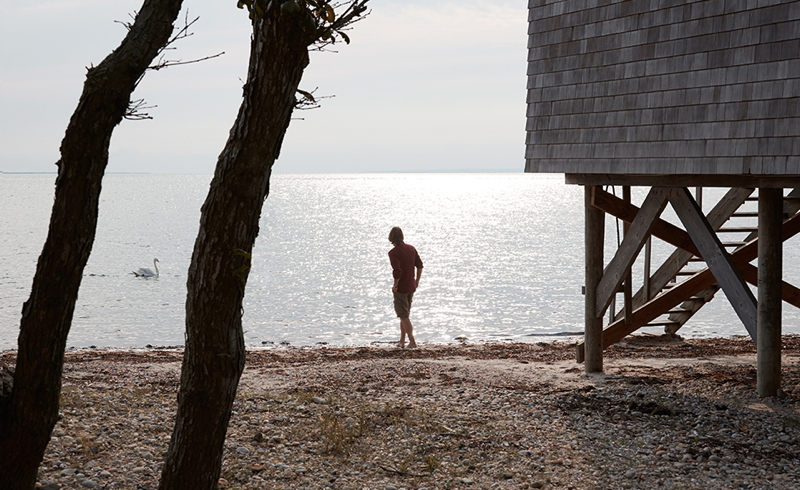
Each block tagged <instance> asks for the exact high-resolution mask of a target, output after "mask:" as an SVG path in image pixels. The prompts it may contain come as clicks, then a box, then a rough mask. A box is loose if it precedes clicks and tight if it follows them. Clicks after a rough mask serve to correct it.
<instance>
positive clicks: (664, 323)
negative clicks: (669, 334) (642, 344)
mask: <svg viewBox="0 0 800 490" xmlns="http://www.w3.org/2000/svg"><path fill="white" fill-rule="evenodd" d="M678 324H680V322H676V321H672V320H666V321H663V322H650V323H648V324H647V325H645V327H666V326H668V325H678Z"/></svg>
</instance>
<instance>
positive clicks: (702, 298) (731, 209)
mask: <svg viewBox="0 0 800 490" xmlns="http://www.w3.org/2000/svg"><path fill="white" fill-rule="evenodd" d="M660 192H662V193H663V192H671V193H672V194H670V196H677V199H684V201H683V202H682V203H681V204H682V206H683V207H682V209H681V212H683V213H686V209H687V208H686V205H687V204H684V203H688V202H689V201H687V200H686V199H691V198H690V197H687V198H681V197H680V194H679V193H676V192H678V191H670V190H662V191H660ZM754 192H755V189H753V188H731V189H729V190H728V191H727V192H726V193H725V195H724V196H723V197H722V198H721V199H720V200H719V201H718V202H717V203H716V204H715V205H714V207H713V208H712V209H711V211H710V212H708V214H705V221H707V223H708V229H709V231H708V233H710V234H706V235H705V236H708V237H711V236H714V235H715V236H716V240H719V244H720V245H721V246H722V247H723V248H725V249H726V250H727V251H728V253H727V254H724V255H727V256H728V257H727V258H726V259H724V260H727V261H729V262H730V263H731V266H730V267H733V269H724V268H723V269H721V270H720V271H721V272H722V271H726V272H725V273H726V274H727V275H726V276H724V277H723V279H724V281H726V283H725V284H727V286H725V287H731V288H732V289H736V287H738V288H739V289H738V291H741V293H737V294H745V295H750V298H751V299H750V300H749V301H750V302H751V303H750V304H751V305H752V301H753V299H752V294H751V293H750V292H749V291H748V290H747V287H746V285H745V284H744V283H743V282H741V281H744V282H747V283H749V284H756V282H757V278H758V269H757V268H756V267H755V266H753V265H752V264H750V262H751V261H752V260H754V259H755V258H756V257H757V256H758V241H757V240H755V239H756V238H757V236H758V233H757V229H756V227H755V226H754V225H753V218H755V217H757V216H758V213H757V209H756V210H753V209H752V208H753V207H754V206H753V205H752V204H749V203H754V202H756V201H757V200H758V198H757V197H754V196H753V193H754ZM651 194H652V190H651ZM696 195H697V197H700V196H702V190H701V189H698V190H697V191H696ZM649 198H650V196H649V195H648V199H649ZM672 198H673V197H670V199H672ZM657 199H658V198H654V199H653V201H656V200H657ZM695 200H697V199H695ZM661 202H662V205H663V200H662V201H661ZM748 204H749V205H748ZM592 205H593V206H594V207H596V208H598V209H600V210H602V211H604V212H605V213H607V214H609V215H611V216H614V217H616V218H618V219H620V220H622V221H624V222H626V223H630V224H631V225H630V226H631V229H636V233H635V234H632V235H631V236H632V237H635V238H634V239H633V240H627V243H626V240H623V242H622V244H621V246H620V248H619V249H618V250H617V253H616V254H615V257H614V259H613V260H612V262H611V263H609V264H608V266H607V267H606V272H604V275H603V278H602V280H601V281H600V284H599V285H598V293H597V295H600V294H601V288H605V290H606V291H608V292H607V293H603V297H605V298H608V297H611V299H610V300H608V301H609V302H611V303H614V302H615V301H614V300H613V298H614V297H616V295H617V294H618V293H620V292H623V291H625V290H626V288H627V292H625V294H626V296H627V297H628V298H629V300H628V301H627V302H626V303H627V304H625V305H624V306H623V308H621V309H620V310H619V311H617V310H616V309H615V308H614V306H613V304H612V305H611V308H610V309H609V311H610V313H609V315H608V316H609V323H608V325H607V326H606V327H605V328H604V330H603V339H602V344H603V348H607V347H608V346H610V345H613V344H614V343H616V342H618V341H619V340H621V339H623V338H624V337H626V336H627V335H629V334H630V333H632V332H634V331H636V330H638V329H639V328H642V327H646V326H650V327H653V326H663V327H664V329H665V331H666V332H667V333H675V332H677V331H678V330H679V329H680V328H681V327H682V326H683V325H685V324H686V322H688V321H689V320H690V319H691V318H692V317H693V316H694V314H695V313H697V312H698V311H699V310H700V309H701V308H702V307H703V306H704V305H705V304H707V303H708V302H709V301H711V299H713V297H714V295H715V294H716V293H717V291H719V289H720V286H719V285H718V284H717V282H718V280H717V278H715V276H714V274H712V272H711V270H710V268H709V267H707V266H706V264H705V263H704V261H703V259H702V258H701V255H702V254H701V253H700V252H699V250H698V247H699V246H700V245H695V243H694V242H693V241H692V239H691V237H690V233H688V232H687V231H685V230H683V229H681V228H679V227H677V226H674V225H672V224H670V223H668V222H665V221H663V220H661V219H659V218H657V216H658V215H657V214H653V213H654V212H658V213H660V211H659V210H658V209H657V206H655V205H653V204H652V202H651V204H649V205H648V203H647V200H645V203H643V204H642V210H643V211H645V209H646V208H647V210H646V212H643V213H641V216H645V217H643V218H641V219H638V220H637V216H639V215H640V213H639V211H640V209H639V208H638V207H636V206H634V205H632V204H631V203H630V202H625V201H623V200H622V199H620V198H617V197H615V196H612V195H611V194H609V193H607V192H605V191H602V190H600V189H598V188H595V190H594V191H593V196H592ZM648 206H649V208H648ZM689 206H691V204H689ZM700 207H701V206H697V207H696V208H695V209H696V211H694V213H695V214H694V216H698V217H700V218H702V217H701V216H700V215H699V213H701V212H702V211H701V210H700V209H699V208H700ZM662 209H663V207H662ZM654 210H655V211H654ZM783 210H784V221H783V230H782V235H783V238H782V239H783V241H786V240H788V239H789V238H791V237H792V236H794V235H796V234H798V233H800V189H794V190H792V191H791V192H790V193H789V194H788V195H787V196H784V200H783ZM648 213H649V214H648ZM654 216H655V219H654V220H653V217H654ZM741 218H747V219H749V222H742V220H741ZM692 219H693V218H692ZM650 220H652V221H650ZM682 220H683V218H682ZM637 221H638V224H637ZM643 222H652V225H649V226H650V228H648V230H649V231H648V233H649V234H651V235H652V236H655V237H657V238H659V239H661V240H663V241H665V242H667V243H669V244H671V245H672V246H674V247H675V250H674V251H673V252H672V253H671V254H670V255H669V257H668V258H667V259H666V260H665V261H664V262H663V263H662V264H661V265H660V266H659V267H658V269H657V270H656V271H655V272H654V273H652V274H650V273H649V263H650V259H651V257H650V246H646V248H645V257H644V259H645V263H646V264H648V265H647V266H646V269H647V270H646V272H645V274H644V281H643V282H644V284H643V285H642V287H641V288H639V290H638V291H637V292H636V293H635V294H633V293H632V291H631V288H630V287H629V286H626V285H624V284H621V283H620V282H616V284H620V285H619V287H618V288H616V289H615V288H613V284H614V283H615V281H616V280H621V278H622V277H624V273H623V272H622V270H623V269H621V268H620V267H621V266H620V264H622V263H625V262H627V263H628V264H631V265H632V264H633V262H632V261H633V259H635V255H634V254H638V250H634V249H633V248H632V246H631V243H633V241H637V243H641V240H647V235H644V236H643V237H642V235H641V234H640V233H641V232H642V223H643ZM637 226H638V228H637ZM692 226H693V227H695V228H693V229H695V232H697V231H696V226H697V222H692ZM636 237H641V238H636ZM702 246H703V247H704V248H705V249H707V250H710V251H711V253H714V252H713V250H714V248H711V249H709V248H708V247H709V243H708V242H705V243H703V244H702ZM718 246H719V245H718ZM639 250H641V249H639ZM721 257H723V255H720V254H719V253H716V254H715V255H714V256H713V257H712V258H713V259H714V260H716V261H719V260H721ZM733 264H735V265H733ZM629 267H630V266H628V270H630V269H629ZM716 267H717V268H719V265H717V266H716ZM728 270H731V271H733V270H736V271H738V272H736V274H740V275H741V277H740V278H739V279H738V281H739V282H738V283H736V280H735V279H734V283H733V286H731V284H732V283H731V282H730V281H731V280H732V276H731V275H730V273H728V272H727V271H728ZM609 271H611V272H609ZM606 276H608V280H607V278H606ZM627 278H628V282H631V281H630V274H629V273H628V275H627ZM736 284H738V286H736ZM609 286H612V287H611V289H609ZM742 288H743V289H742ZM781 288H782V289H781V291H782V292H781V295H782V298H783V301H785V302H788V303H789V304H792V305H794V306H796V307H798V308H800V289H798V288H796V287H794V286H792V285H791V284H788V283H786V282H785V281H784V282H783V284H782V287H781ZM614 291H616V292H614ZM745 303H747V301H745ZM745 303H738V302H737V304H735V305H734V309H736V308H737V305H739V307H740V308H742V306H741V305H742V304H745ZM732 304H733V303H732ZM606 305H607V306H608V303H606ZM601 306H602V304H600V303H598V305H597V308H598V314H599V308H600V307H601ZM748 308H751V309H750V310H746V311H744V310H743V311H744V313H742V311H740V310H737V313H738V314H739V315H740V317H741V315H742V314H747V315H750V316H747V318H748V319H749V321H748V322H746V323H745V326H746V327H747V329H748V332H749V333H750V335H751V337H754V335H755V332H754V328H755V327H754V316H752V315H754V310H752V306H750V307H748ZM626 309H627V313H628V314H627V316H626V314H625V310H626ZM576 353H577V358H578V361H579V362H583V355H584V351H583V344H579V345H578V346H577V351H576Z"/></svg>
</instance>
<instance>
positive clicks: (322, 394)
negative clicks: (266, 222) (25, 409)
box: [0, 336, 800, 490]
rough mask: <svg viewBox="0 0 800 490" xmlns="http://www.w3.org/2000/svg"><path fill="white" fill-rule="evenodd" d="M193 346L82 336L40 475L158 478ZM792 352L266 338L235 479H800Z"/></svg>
mask: <svg viewBox="0 0 800 490" xmlns="http://www.w3.org/2000/svg"><path fill="white" fill-rule="evenodd" d="M181 356H182V352H181V350H180V349H169V348H164V349H158V348H154V349H142V350H74V351H70V352H68V353H67V356H66V362H65V371H64V389H63V396H62V419H61V421H60V422H59V424H58V425H57V426H56V428H55V430H54V433H53V434H54V437H53V440H52V442H51V444H50V446H49V447H48V452H47V454H46V456H45V461H44V462H43V465H42V468H41V471H40V484H41V485H42V486H43V487H44V488H47V489H48V490H50V489H56V488H60V489H62V490H64V489H75V490H77V489H79V488H107V489H116V488H120V489H122V488H126V489H127V488H131V489H137V490H140V489H141V490H145V489H154V488H156V486H157V482H158V475H159V472H160V468H161V465H162V462H163V455H164V453H165V451H166V448H167V445H168V442H169V435H170V432H171V428H172V423H173V415H174V411H175V398H176V393H177V390H178V383H179V372H180V361H181ZM13 361H14V353H13V352H5V353H3V354H1V355H0V362H5V363H7V364H10V365H13ZM783 362H784V365H783V371H782V375H783V384H782V387H783V389H782V393H781V396H779V397H773V398H765V399H762V398H758V397H757V396H756V394H755V381H756V370H755V352H754V347H753V344H752V342H751V341H750V340H749V339H746V338H735V339H703V340H688V341H684V340H682V339H680V338H673V337H654V336H643V337H632V338H630V339H628V340H626V341H624V342H622V343H620V344H619V345H617V346H614V347H612V348H611V349H609V350H608V352H607V356H606V359H605V372H604V373H602V374H591V375H587V374H585V373H584V372H583V368H582V366H581V365H579V364H577V363H576V362H575V361H574V347H573V346H571V345H568V344H565V343H553V344H546V343H539V344H488V345H473V344H466V343H465V344H459V345H446V346H422V347H421V348H419V349H414V350H401V349H397V348H394V347H392V346H372V347H353V348H314V349H302V348H285V349H284V348H282V349H263V350H262V349H259V350H251V351H248V358H247V365H246V368H245V372H244V374H243V376H242V380H241V384H240V390H239V396H238V398H237V401H236V404H235V406H234V412H233V415H232V418H231V423H230V425H229V430H228V439H227V442H226V447H225V459H224V462H223V468H222V479H221V480H220V486H221V487H222V488H231V489H234V488H235V489H261V488H286V489H294V488H309V489H312V488H313V489H318V488H342V489H357V490H363V489H381V490H384V489H385V490H391V489H395V490H400V489H402V488H405V489H431V488H447V489H451V488H452V489H456V488H459V489H460V488H465V489H472V488H476V489H477V488H480V489H495V488H499V489H512V488H514V489H516V488H572V489H595V488H597V489H606V488H642V489H645V488H647V489H649V488H697V489H703V490H707V489H716V488H719V489H728V488H752V489H755V488H775V489H794V488H798V487H797V485H796V483H795V482H796V481H800V402H799V400H800V337H798V336H787V337H785V338H784V343H783ZM48 485H49V486H48Z"/></svg>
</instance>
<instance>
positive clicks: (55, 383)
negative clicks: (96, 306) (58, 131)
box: [0, 0, 181, 490]
mask: <svg viewBox="0 0 800 490" xmlns="http://www.w3.org/2000/svg"><path fill="white" fill-rule="evenodd" d="M180 7H181V0H145V2H144V4H143V5H142V8H141V10H140V12H139V14H138V15H137V16H136V20H135V22H134V24H133V25H132V26H131V28H130V30H129V32H128V34H127V35H126V37H125V39H124V40H123V41H122V43H121V44H120V46H119V47H118V48H117V49H115V50H114V51H113V52H112V53H111V54H110V55H108V57H106V59H104V60H103V61H102V62H101V63H100V64H99V65H98V66H97V67H94V68H90V69H89V70H88V73H87V75H86V82H85V83H84V87H83V93H82V94H81V98H80V101H79V102H78V107H77V108H76V109H75V112H74V113H73V115H72V118H71V119H70V122H69V125H68V127H67V131H66V133H65V135H64V139H63V140H62V143H61V158H60V160H59V161H58V163H57V165H58V177H57V178H56V190H55V202H54V204H53V210H52V214H51V217H50V227H49V231H48V235H47V239H46V241H45V244H44V247H43V249H42V253H41V255H40V256H39V261H38V263H37V267H36V273H35V276H34V279H33V286H32V289H31V295H30V297H29V299H28V301H26V302H25V304H24V305H23V308H22V318H21V321H20V335H19V340H18V342H19V351H18V354H17V363H16V371H15V376H14V386H13V390H12V394H11V399H10V400H6V402H5V403H3V405H2V412H0V482H2V488H3V489H7V490H17V489H20V490H22V489H24V490H28V489H32V488H34V485H35V482H36V473H37V470H38V467H39V464H40V463H41V461H42V458H43V455H44V451H45V448H46V447H47V443H48V442H49V440H50V433H51V431H52V429H53V426H54V425H55V423H56V421H57V419H58V406H59V398H60V394H61V374H62V369H63V360H64V349H65V347H66V342H67V335H68V333H69V329H70V326H71V323H72V316H73V312H74V309H75V301H76V299H77V296H78V289H79V287H80V283H81V278H82V276H83V270H84V267H85V266H86V262H87V261H88V259H89V254H90V253H91V250H92V244H93V242H94V237H95V230H96V226H97V214H98V201H99V197H100V189H101V183H102V178H103V174H104V172H105V168H106V165H107V163H108V147H109V143H110V140H111V134H112V132H113V130H114V128H115V127H116V125H117V124H119V123H120V121H121V120H122V118H123V116H124V115H125V113H126V110H127V109H128V106H129V102H130V95H131V93H132V92H133V90H134V89H135V88H136V85H137V83H138V81H139V80H140V79H141V77H142V75H143V74H144V72H145V70H146V69H147V67H148V66H149V65H150V63H151V62H152V60H153V58H154V57H155V56H156V55H157V54H158V53H159V51H160V50H161V49H162V48H163V47H164V46H165V45H166V44H167V43H168V41H169V38H170V35H171V34H172V31H173V22H174V21H175V19H176V18H177V16H178V13H179V11H180Z"/></svg>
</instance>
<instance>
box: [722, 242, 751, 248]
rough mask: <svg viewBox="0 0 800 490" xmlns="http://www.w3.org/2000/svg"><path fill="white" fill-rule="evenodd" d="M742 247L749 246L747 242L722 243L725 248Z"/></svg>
mask: <svg viewBox="0 0 800 490" xmlns="http://www.w3.org/2000/svg"><path fill="white" fill-rule="evenodd" d="M742 245H747V242H743V241H737V242H722V246H723V247H741V246H742Z"/></svg>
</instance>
